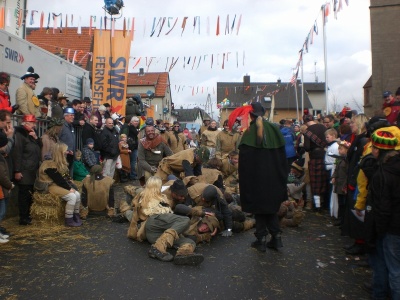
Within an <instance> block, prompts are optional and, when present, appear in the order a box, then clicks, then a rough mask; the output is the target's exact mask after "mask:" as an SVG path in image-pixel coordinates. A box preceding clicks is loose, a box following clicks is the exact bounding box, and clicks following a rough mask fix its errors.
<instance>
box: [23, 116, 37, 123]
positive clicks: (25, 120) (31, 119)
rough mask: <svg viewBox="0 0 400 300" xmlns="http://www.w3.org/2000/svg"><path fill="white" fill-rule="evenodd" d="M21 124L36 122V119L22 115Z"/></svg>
mask: <svg viewBox="0 0 400 300" xmlns="http://www.w3.org/2000/svg"><path fill="white" fill-rule="evenodd" d="M22 122H36V117H35V116H34V115H24V117H23V118H22Z"/></svg>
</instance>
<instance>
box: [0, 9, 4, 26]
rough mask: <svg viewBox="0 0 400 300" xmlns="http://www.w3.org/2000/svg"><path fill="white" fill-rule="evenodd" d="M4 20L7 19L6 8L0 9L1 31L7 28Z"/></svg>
mask: <svg viewBox="0 0 400 300" xmlns="http://www.w3.org/2000/svg"><path fill="white" fill-rule="evenodd" d="M4 19H5V16H4V7H2V8H1V9H0V28H1V29H4V27H5V25H4Z"/></svg>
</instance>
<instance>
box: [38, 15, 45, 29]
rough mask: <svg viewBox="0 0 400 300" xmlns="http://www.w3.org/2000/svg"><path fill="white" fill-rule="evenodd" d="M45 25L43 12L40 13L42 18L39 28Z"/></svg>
mask: <svg viewBox="0 0 400 300" xmlns="http://www.w3.org/2000/svg"><path fill="white" fill-rule="evenodd" d="M43 25H44V12H42V13H41V14H40V20H39V28H40V29H43Z"/></svg>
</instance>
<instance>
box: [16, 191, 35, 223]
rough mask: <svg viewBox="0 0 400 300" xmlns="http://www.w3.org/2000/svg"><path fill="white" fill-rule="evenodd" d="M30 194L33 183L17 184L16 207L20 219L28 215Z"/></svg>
mask: <svg viewBox="0 0 400 300" xmlns="http://www.w3.org/2000/svg"><path fill="white" fill-rule="evenodd" d="M32 194H33V185H26V184H18V209H19V219H20V220H26V219H28V218H29V217H30V209H31V205H32Z"/></svg>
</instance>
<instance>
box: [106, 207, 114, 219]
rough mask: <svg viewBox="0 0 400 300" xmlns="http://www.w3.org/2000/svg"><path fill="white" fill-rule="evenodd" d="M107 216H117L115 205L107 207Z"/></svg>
mask: <svg viewBox="0 0 400 300" xmlns="http://www.w3.org/2000/svg"><path fill="white" fill-rule="evenodd" d="M107 217H109V218H114V217H115V209H114V207H107Z"/></svg>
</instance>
